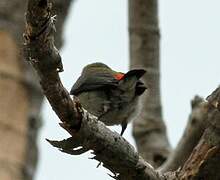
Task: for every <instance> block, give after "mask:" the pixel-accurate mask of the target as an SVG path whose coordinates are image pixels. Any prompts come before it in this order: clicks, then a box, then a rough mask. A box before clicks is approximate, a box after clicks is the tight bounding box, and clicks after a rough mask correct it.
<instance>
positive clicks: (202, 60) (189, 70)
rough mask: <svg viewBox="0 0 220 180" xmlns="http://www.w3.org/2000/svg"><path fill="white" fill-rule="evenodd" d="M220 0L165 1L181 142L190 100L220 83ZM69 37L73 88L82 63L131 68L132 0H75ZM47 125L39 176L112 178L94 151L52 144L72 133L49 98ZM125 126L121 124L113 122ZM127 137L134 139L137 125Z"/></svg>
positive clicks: (171, 100)
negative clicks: (67, 151) (66, 151)
mask: <svg viewBox="0 0 220 180" xmlns="http://www.w3.org/2000/svg"><path fill="white" fill-rule="evenodd" d="M219 6H220V2H218V1H216V0H211V1H204V0H202V1H201V0H195V1H190V0H185V1H180V0H179V1H173V0H167V1H163V0H160V1H159V20H160V21H159V25H160V30H161V55H160V56H161V71H162V73H161V83H162V88H161V91H162V104H163V114H164V118H165V122H166V125H167V128H168V136H169V138H170V142H171V144H172V146H175V145H176V144H177V142H178V140H179V138H180V137H181V135H182V132H183V130H184V127H185V125H186V121H187V118H188V115H189V113H190V109H191V107H190V100H191V99H192V98H193V97H194V95H196V94H198V95H201V96H203V97H206V96H207V95H209V94H210V93H211V92H212V91H213V90H214V89H215V88H216V87H217V86H218V85H219V75H220V73H219V68H218V67H219V66H220V61H219V59H220V49H219V47H220V24H219V17H220V11H219ZM64 35H65V43H64V46H63V48H62V50H61V55H62V59H63V64H64V72H63V73H61V77H62V80H63V83H64V84H65V86H66V87H67V88H68V89H70V88H71V86H72V85H73V83H74V82H75V80H76V79H77V77H78V76H79V75H80V73H81V70H82V68H83V67H84V66H85V65H86V64H88V63H92V62H97V61H101V62H104V63H106V64H108V65H109V66H110V67H112V68H113V69H116V70H119V71H127V70H128V63H129V47H128V2H127V1H126V0H121V1H118V0H111V1H107V0H105V1H103V0H93V1H88V0H78V1H75V2H74V3H73V4H72V6H71V10H70V13H69V15H68V18H67V21H66V24H65V33H64ZM43 119H44V120H43V127H42V128H41V131H40V137H39V138H38V144H39V147H40V157H39V158H40V159H39V164H38V168H37V173H36V177H35V180H47V179H51V180H58V179H70V178H75V179H96V180H103V179H111V178H110V177H109V176H108V175H107V173H109V172H108V171H107V170H105V169H104V168H102V167H99V168H98V169H96V165H97V164H98V162H96V161H94V160H89V159H88V158H89V157H92V155H91V154H89V153H86V154H84V155H80V156H70V155H66V154H63V153H61V152H59V151H58V150H57V149H55V148H53V147H52V146H50V145H49V144H48V143H47V142H46V141H45V138H50V139H62V138H65V137H67V136H68V134H67V133H66V132H64V131H63V130H62V129H61V128H60V127H59V125H58V119H57V117H56V116H55V114H54V112H53V111H52V109H51V107H50V106H49V104H48V102H47V101H46V100H45V101H44V106H43ZM112 129H113V130H115V131H117V132H119V131H120V128H117V127H116V128H112ZM124 137H125V138H126V139H127V140H128V141H129V142H130V143H131V144H133V145H135V144H134V140H133V137H132V135H131V125H129V127H128V130H127V131H126V132H125V135H124Z"/></svg>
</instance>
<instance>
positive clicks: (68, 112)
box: [24, 0, 163, 180]
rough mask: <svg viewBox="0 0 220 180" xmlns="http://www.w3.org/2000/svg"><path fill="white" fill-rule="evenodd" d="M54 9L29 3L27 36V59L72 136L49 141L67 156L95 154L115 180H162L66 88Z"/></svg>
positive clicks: (35, 0) (34, 0)
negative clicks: (61, 75) (57, 40)
mask: <svg viewBox="0 0 220 180" xmlns="http://www.w3.org/2000/svg"><path fill="white" fill-rule="evenodd" d="M51 8H52V4H51V1H49V0H29V2H28V9H27V14H26V19H27V23H26V29H25V34H24V39H25V43H24V45H25V47H24V49H25V56H26V59H27V60H28V61H29V62H30V63H31V64H32V65H33V66H34V68H35V70H36V71H37V73H38V75H39V77H40V83H41V86H42V89H43V91H44V94H45V95H46V97H47V99H48V101H49V102H50V104H51V106H52V108H53V110H54V111H55V112H56V114H57V116H58V117H59V118H60V120H61V121H62V123H61V126H62V127H63V128H64V129H65V130H67V131H68V132H69V133H70V134H71V135H72V137H71V138H69V139H67V140H63V141H60V142H59V141H50V140H48V141H49V142H50V143H51V144H52V145H53V146H55V147H58V148H60V149H61V151H63V152H66V153H68V154H73V155H77V154H82V153H84V152H86V151H88V150H93V154H94V159H96V160H98V161H100V162H102V163H103V166H104V167H106V168H108V169H109V170H110V171H112V172H113V173H114V178H116V179H128V180H130V179H140V180H141V179H143V180H144V179H155V180H156V179H163V177H162V176H160V175H159V173H158V172H157V171H155V170H154V169H153V167H151V165H149V164H148V163H146V162H145V161H144V160H143V159H142V158H141V157H140V156H139V155H138V153H137V152H135V151H134V148H133V147H132V146H131V145H130V144H129V143H128V142H127V141H126V140H125V139H124V138H122V137H121V136H120V135H118V134H117V133H113V132H111V131H110V130H109V129H108V128H106V127H105V125H104V124H103V123H102V122H99V121H97V119H96V117H94V116H92V115H90V114H89V113H87V112H86V111H85V110H83V109H82V108H81V106H80V103H79V102H78V101H77V100H74V101H73V100H72V99H71V97H70V95H69V93H68V92H67V91H66V89H65V88H64V87H63V85H62V83H61V81H60V78H59V75H58V73H59V72H60V71H62V70H63V68H62V63H61V58H60V55H59V53H58V51H57V49H56V48H55V46H54V37H53V34H54V30H55V27H54V16H52V14H51Z"/></svg>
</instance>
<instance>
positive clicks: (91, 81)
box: [70, 62, 146, 136]
mask: <svg viewBox="0 0 220 180" xmlns="http://www.w3.org/2000/svg"><path fill="white" fill-rule="evenodd" d="M145 72H146V71H145V70H144V69H133V70H130V71H128V72H127V73H126V74H124V73H121V72H116V71H114V70H112V69H111V68H110V67H108V66H107V65H105V64H103V63H99V62H97V63H92V64H89V65H87V66H85V67H84V68H83V71H82V73H81V76H80V77H79V78H78V80H77V81H76V83H75V84H74V85H73V87H72V89H71V91H70V94H71V95H74V96H76V97H78V99H79V101H80V103H81V105H82V106H83V108H85V109H86V110H87V111H88V112H90V113H91V114H93V115H95V116H96V117H98V120H99V121H102V122H104V123H105V124H106V125H107V126H112V125H118V124H121V126H122V130H121V136H122V135H123V133H124V131H125V129H126V128H127V123H128V122H129V121H130V120H131V119H132V118H134V117H135V115H137V113H138V109H139V108H140V107H138V99H139V96H140V95H141V94H143V92H144V91H145V90H146V87H145V85H144V83H143V82H142V81H141V80H140V78H141V77H142V76H143V75H144V73H145Z"/></svg>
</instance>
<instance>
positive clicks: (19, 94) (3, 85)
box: [0, 31, 29, 180]
mask: <svg viewBox="0 0 220 180" xmlns="http://www.w3.org/2000/svg"><path fill="white" fill-rule="evenodd" d="M0 42H4V43H1V44H0V99H1V100H0V144H1V148H0V179H4V180H12V179H18V180H21V179H23V169H24V166H25V155H26V144H27V138H26V137H27V132H28V130H27V127H28V126H27V115H28V109H29V108H28V107H29V100H28V95H27V91H26V88H25V85H24V84H23V83H22V82H23V80H24V74H23V69H24V68H23V66H21V64H20V62H19V61H20V60H21V59H20V57H19V54H18V52H19V51H18V47H17V45H16V41H15V40H14V39H13V38H12V37H11V35H10V34H9V33H6V32H3V31H0Z"/></svg>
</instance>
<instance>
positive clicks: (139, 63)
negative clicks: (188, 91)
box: [129, 0, 171, 167]
mask: <svg viewBox="0 0 220 180" xmlns="http://www.w3.org/2000/svg"><path fill="white" fill-rule="evenodd" d="M157 8H158V7H157V0H129V34H130V67H131V68H137V67H141V68H145V69H146V70H147V73H146V74H145V75H144V77H143V81H144V82H145V84H146V85H147V87H148V91H147V92H146V93H145V95H144V97H143V107H142V110H141V114H140V115H139V116H138V117H137V118H136V119H135V121H134V123H133V135H134V138H135V140H136V144H137V148H138V151H139V152H140V154H141V155H142V156H143V158H144V159H145V160H147V161H149V162H150V163H151V164H152V165H153V166H154V167H158V166H160V165H161V164H162V163H163V162H164V161H165V160H166V159H167V158H168V156H169V154H170V151H171V148H170V144H169V142H168V138H167V134H166V127H165V124H164V122H163V117H162V107H161V98H160V63H159V39H160V33H159V27H158V10H157Z"/></svg>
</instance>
